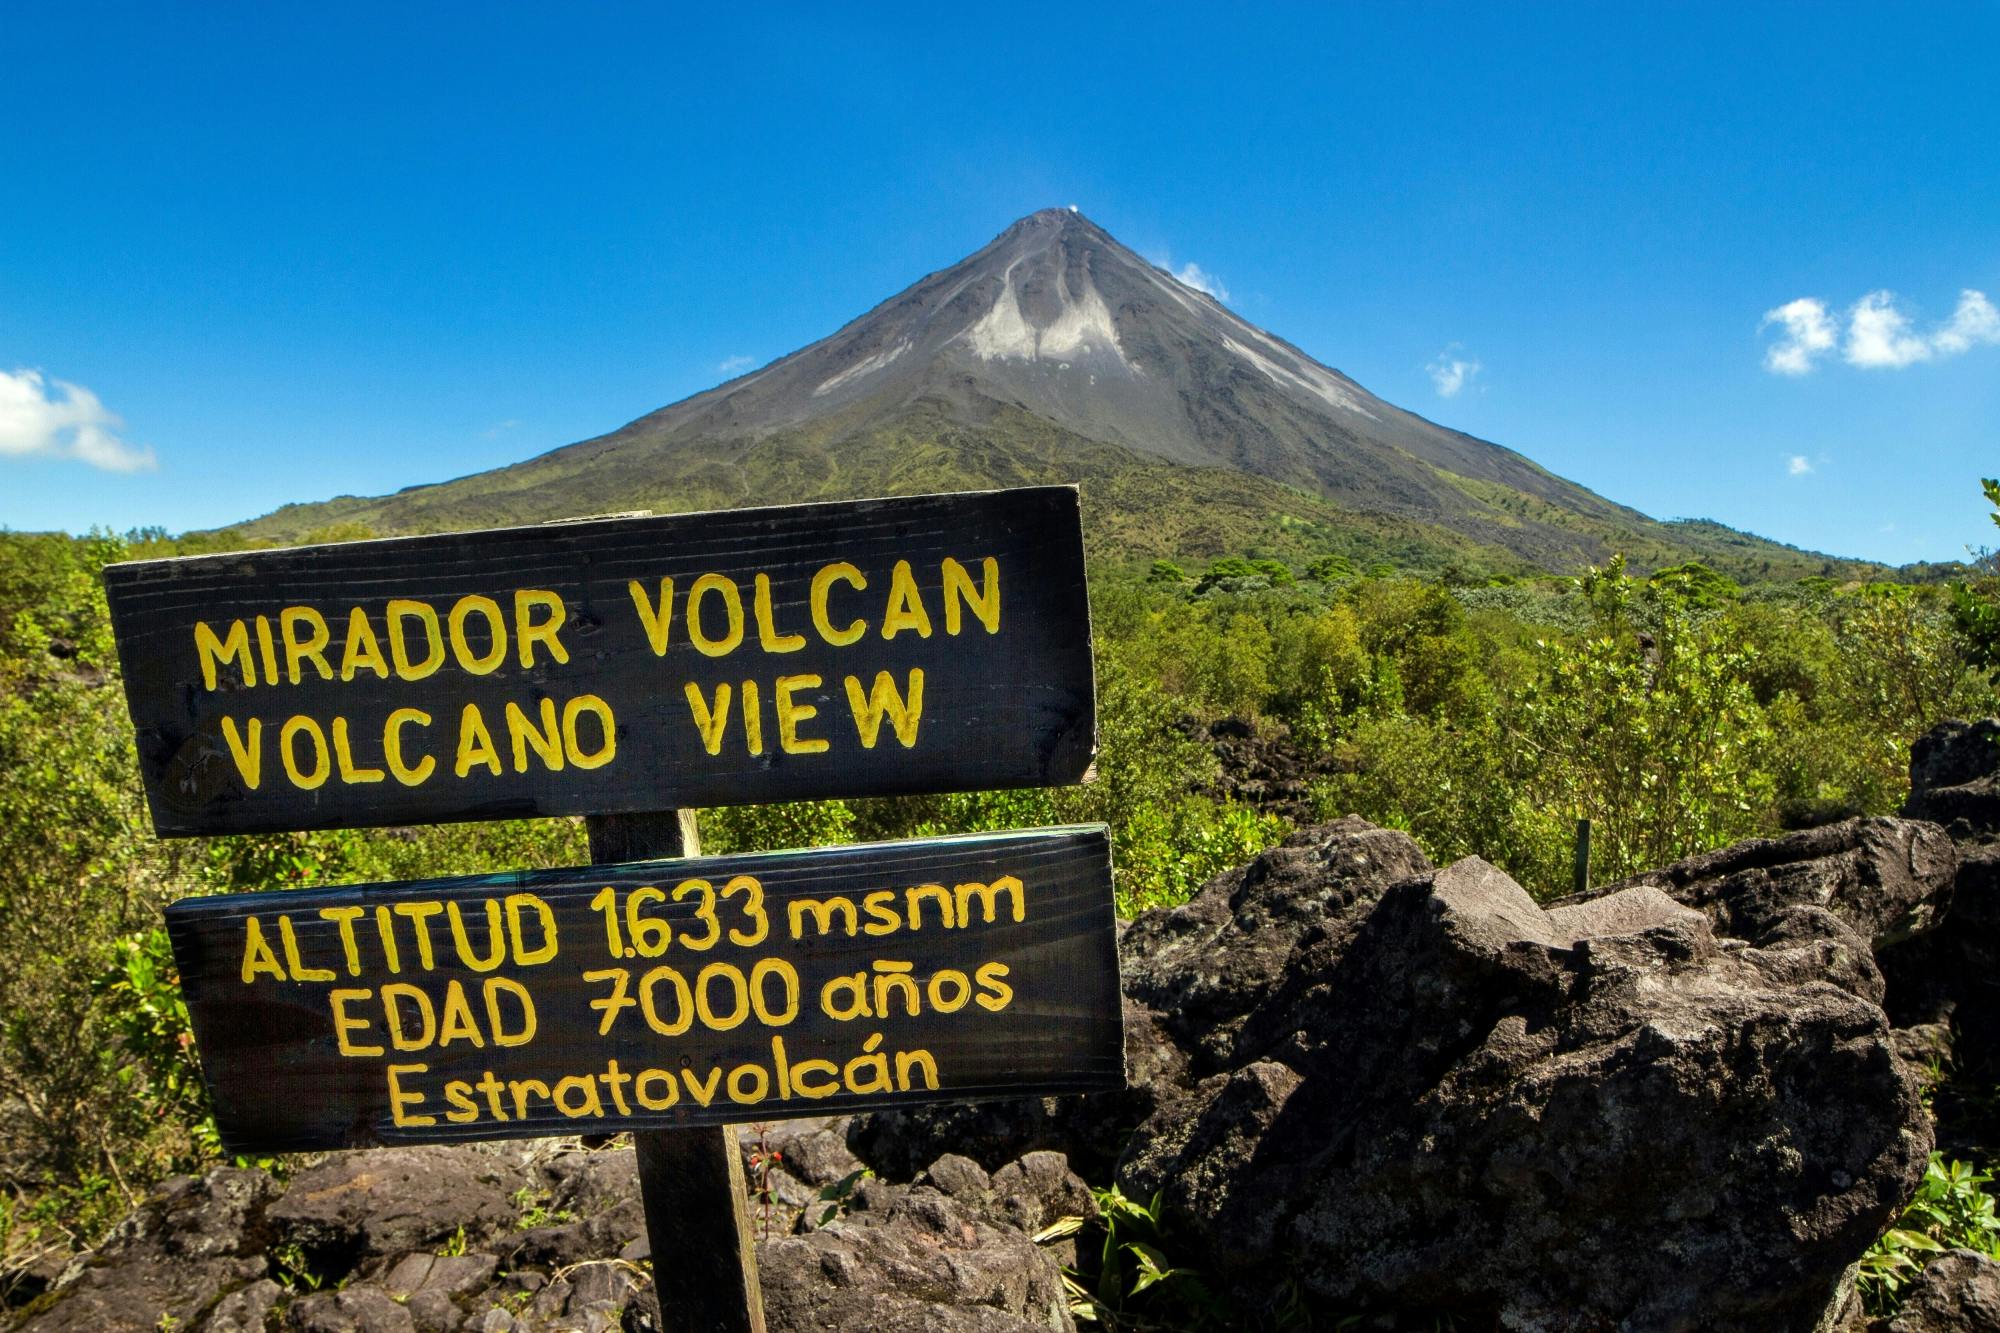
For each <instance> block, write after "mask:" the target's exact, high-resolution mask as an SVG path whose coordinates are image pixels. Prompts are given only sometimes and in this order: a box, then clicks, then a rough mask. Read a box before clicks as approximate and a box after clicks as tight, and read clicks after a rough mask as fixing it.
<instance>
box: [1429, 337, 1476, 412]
mask: <svg viewBox="0 0 2000 1333" xmlns="http://www.w3.org/2000/svg"><path fill="white" fill-rule="evenodd" d="M1462 350H1463V349H1461V348H1460V347H1459V345H1458V344H1457V343H1453V344H1452V345H1451V346H1449V347H1447V348H1445V349H1444V350H1443V351H1442V352H1439V353H1438V354H1437V358H1436V359H1435V360H1433V361H1432V362H1431V363H1430V364H1429V365H1428V366H1425V367H1424V369H1425V370H1427V371H1429V372H1430V376H1431V383H1432V384H1433V385H1435V386H1436V387H1437V391H1438V397H1440V398H1456V397H1458V395H1459V393H1460V391H1462V390H1463V389H1464V388H1465V386H1466V385H1468V384H1470V383H1472V381H1473V380H1474V379H1475V378H1476V377H1477V376H1478V374H1479V372H1480V371H1481V370H1482V369H1484V367H1482V366H1481V365H1480V364H1479V360H1478V358H1477V357H1470V356H1464V355H1461V352H1462Z"/></svg>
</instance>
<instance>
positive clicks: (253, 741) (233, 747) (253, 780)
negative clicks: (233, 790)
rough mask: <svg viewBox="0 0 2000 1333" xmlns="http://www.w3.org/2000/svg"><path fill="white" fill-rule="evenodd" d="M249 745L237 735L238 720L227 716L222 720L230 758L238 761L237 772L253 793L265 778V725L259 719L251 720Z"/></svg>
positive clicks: (223, 733) (223, 734) (223, 737)
mask: <svg viewBox="0 0 2000 1333" xmlns="http://www.w3.org/2000/svg"><path fill="white" fill-rule="evenodd" d="M247 730H248V731H249V733H250V741H249V744H247V745H246V744H244V741H243V737H242V736H240V735H238V734H237V731H236V719H235V718H233V717H227V716H225V717H224V718H223V719H222V739H223V740H224V741H225V742H227V743H228V745H229V757H230V758H231V759H234V760H235V761H236V771H237V773H238V774H239V775H241V776H242V778H243V785H244V786H246V787H248V788H249V789H250V790H251V791H256V790H257V784H258V783H259V782H261V781H262V780H263V777H264V723H263V721H262V720H261V719H259V718H254V717H253V718H251V719H250V725H249V727H248V728H247Z"/></svg>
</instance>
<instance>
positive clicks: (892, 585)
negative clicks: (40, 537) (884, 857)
mask: <svg viewBox="0 0 2000 1333" xmlns="http://www.w3.org/2000/svg"><path fill="white" fill-rule="evenodd" d="M105 584H106V587H107V590H108V593H109V597H110V604H111V615H112V623H113V627H114V629H115V631H116V634H117V640H118V652H119V657H120V660H121V662H122V663H123V666H124V673H125V690H126V695H127V698H128V701H129V703H130V705H131V711H132V719H133V722H134V724H135V725H136V727H137V730H138V745H139V759H140V768H141V771H142V773H143V775H144V777H145V783H146V793H147V797H148V799H149V801H150V803H151V805H152V812H153V823H154V827H155V828H156V829H157V830H158V831H159V832H160V833H161V834H162V835H184V834H205V833H243V832H256V831H267V830H281V829H310V828H333V827H351V826H360V825H375V824H414V823H438V822H444V821H449V820H467V819H505V818H512V817H519V816H530V815H564V814H613V813H619V812H623V811H633V810H659V809H666V808H670V807H680V806H696V807H699V806H708V805H729V804H736V803H743V802H762V801H784V800H800V799H807V798H818V797H828V796H880V795H894V794H904V793H913V792H930V791H952V790H970V789H984V788H997V787H1032V786H1055V785H1061V784H1065V783H1072V782H1076V781H1079V780H1081V778H1082V777H1083V774H1084V771H1085V770H1086V769H1087V768H1088V766H1089V764H1090V760H1091V755H1092V752H1093V750H1094V748H1095V741H1096V736H1095V704H1094V698H1093V685H1092V675H1091V658H1090V625H1089V614H1090V613H1089V602H1088V600H1087V598H1086V595H1085V590H1084V572H1083V537H1082V527H1081V523H1080V520H1079V515H1078V507H1077V493H1076V490H1075V489H1074V488H1073V487H1067V486H1047V487H1029V488H1023V489H1019V490H1009V491H993V492H985V493H977V494H965V495H931V496H916V497H912V498H908V499H895V500H868V501H859V502H852V503H840V504H815V505H795V506H787V507H784V508H774V509H741V510H730V511H724V512H719V513H709V514H678V515H672V516H667V517H659V518H653V517H643V518H617V519H604V520H595V521H587V522H579V523H556V524H545V525H542V526H538V527H526V528H505V529H499V530H495V531H490V532H465V533H451V534H447V535H443V536H431V537H406V538H394V539H389V540H384V541H368V542H353V543H345V544H339V545H330V546H304V547H293V548H288V549H283V550H270V551H252V552H247V553H242V554H231V555H213V556H195V557H187V558H182V559H175V560H149V561H140V562H133V563H129V564H121V565H113V566H111V567H109V568H108V569H106V570H105Z"/></svg>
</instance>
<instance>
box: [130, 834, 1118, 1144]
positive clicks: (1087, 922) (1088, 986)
mask: <svg viewBox="0 0 2000 1333" xmlns="http://www.w3.org/2000/svg"><path fill="white" fill-rule="evenodd" d="M167 928H168V932H169V934H170V935H171V937H172V940H173V946H174V957H175V960H176V962H177V963H178V965H179V968H180V973H181V985H182V988H183V991H184V993H185V995H186V998H187V1002H188V1009H189V1011H190V1013H191V1014H192V1015H193V1019H194V1028H195V1035H196V1037H197V1039H198V1042H199V1045H200V1049H201V1053H202V1065H203V1069H204V1071H205V1074H206V1077H207V1080H208V1086H209V1091H210V1093H211V1095H212V1097H213V1101H214V1106H215V1117H216V1123H217V1125H218V1126H219V1127H220V1129H221V1131H222V1140H223V1144H224V1146H225V1147H226V1148H227V1149H228V1150H229V1151H231V1152H277V1151H305V1150H313V1149H323V1148H343V1147H357V1146H364V1145H369V1144H377V1143H438V1142H452V1141H462V1140H471V1139H493V1138H510V1137H525V1136H531V1135H547V1134H565V1133H587V1134H606V1133H611V1132H615V1131H618V1130H623V1129H635V1130H647V1129H655V1130H656V1129H662V1128H670V1127H686V1126H693V1125H709V1124H722V1123H725V1122H731V1123H733V1122H741V1121H745V1120H761V1119H776V1118H781V1117H787V1116H798V1115H817V1114H827V1113H834V1112H850V1111H858V1110H863V1109H867V1108H872V1107H883V1106H894V1105H898V1104H907V1103H915V1102H929V1101H939V1100H945V1099H968V1098H982V1097H1014V1096H1026V1095H1039V1094H1048V1093H1062V1092H1082V1091H1089V1090H1094V1089H1105V1088H1118V1087H1122V1086H1124V1054H1123V1029H1122V1015H1121V1006H1120V1001H1119V984H1118V960H1117V944H1116V931H1115V924H1114V921H1113V915H1112V896H1111V862H1110V850H1109V842H1108V838H1107V834H1106V831H1105V829H1104V828H1103V827H1102V826H1092V827H1083V828H1067V829H1048V830H1035V831H1029V832H1019V833H997V834H981V835H975V836H969V837H957V838H939V839H931V840H925V841H918V842H899V843H880V844H874V845H868V846H855V847H838V848H828V849H822V850H817V851H800V852H778V853H769V854H757V855H748V856H725V857H710V858H688V859H674V860H664V861H647V862H636V863H631V864H625V865H611V866H595V867H585V868H580V869H568V870H542V871H523V872H515V873H509V874H497V875H483V876H470V877H463V878H456V879H441V880H431V881H427V882H420V883H408V884H378V885H366V886H361V887H350V888H337V889H322V890H306V891H291V892H282V893H255V894H233V895H227V896H221V897H212V898H189V899H183V900H182V901H180V902H177V903H175V904H174V905H173V906H171V907H170V908H168V909H167Z"/></svg>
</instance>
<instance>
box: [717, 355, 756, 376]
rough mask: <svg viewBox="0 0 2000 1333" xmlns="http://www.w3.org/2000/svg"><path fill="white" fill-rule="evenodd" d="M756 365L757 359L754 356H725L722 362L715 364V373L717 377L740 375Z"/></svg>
mask: <svg viewBox="0 0 2000 1333" xmlns="http://www.w3.org/2000/svg"><path fill="white" fill-rule="evenodd" d="M756 364H757V358H756V357H754V356H725V357H723V358H722V360H720V361H718V362H716V363H715V373H716V374H718V375H740V374H742V373H743V372H744V371H746V370H748V369H750V367H752V366H754V365H756Z"/></svg>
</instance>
